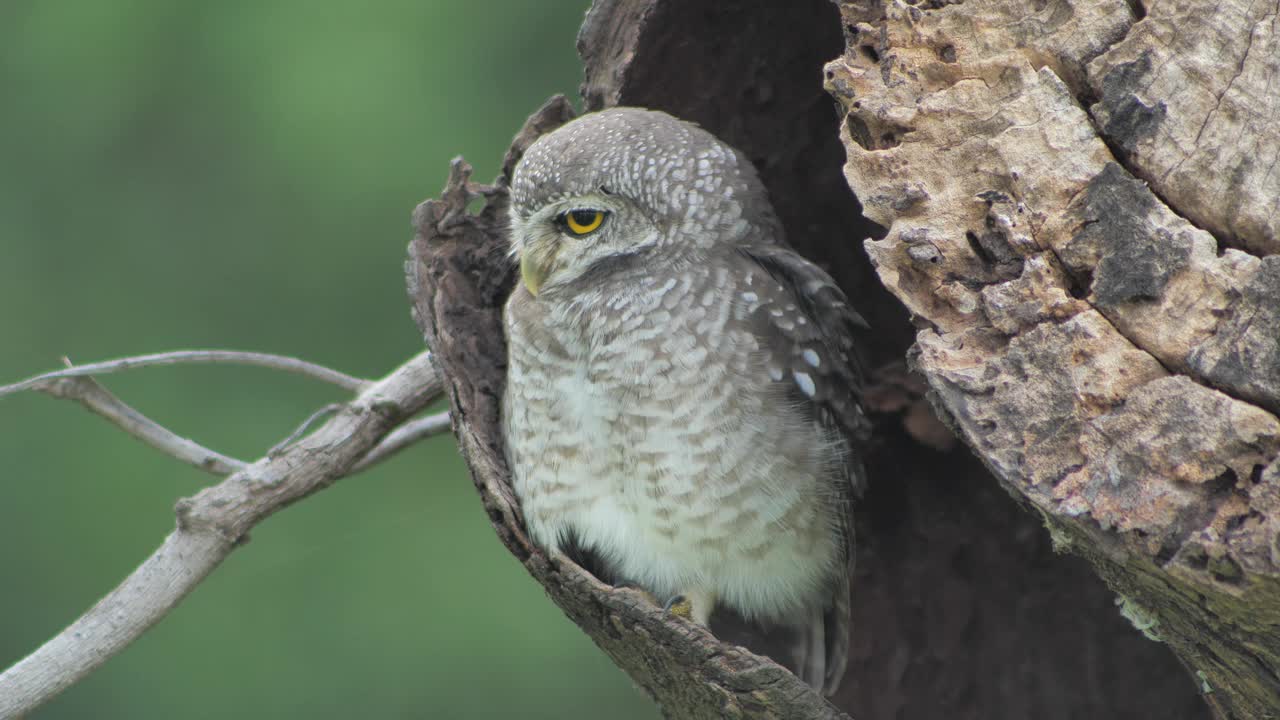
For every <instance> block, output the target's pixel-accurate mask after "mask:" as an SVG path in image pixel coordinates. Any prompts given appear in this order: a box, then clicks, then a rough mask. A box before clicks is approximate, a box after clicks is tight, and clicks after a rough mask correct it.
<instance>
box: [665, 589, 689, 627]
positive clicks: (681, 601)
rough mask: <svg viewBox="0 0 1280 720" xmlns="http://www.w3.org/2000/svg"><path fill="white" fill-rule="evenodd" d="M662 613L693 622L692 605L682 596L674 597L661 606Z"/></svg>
mask: <svg viewBox="0 0 1280 720" xmlns="http://www.w3.org/2000/svg"><path fill="white" fill-rule="evenodd" d="M662 610H663V612H666V613H667V614H669V615H675V616H676V617H678V618H683V619H685V620H688V621H689V622H693V603H692V602H690V601H689V598H687V597H685V596H683V595H675V596H673V597H672V598H671V599H669V600H667V602H666V603H665V604H664V605H663V606H662Z"/></svg>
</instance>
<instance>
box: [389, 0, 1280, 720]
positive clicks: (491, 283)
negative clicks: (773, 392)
mask: <svg viewBox="0 0 1280 720" xmlns="http://www.w3.org/2000/svg"><path fill="white" fill-rule="evenodd" d="M1147 13H1148V11H1147V9H1146V8H1144V7H1142V6H1141V5H1139V4H1137V0H1131V2H1128V3H1127V2H1124V0H1082V2H1080V3H1076V4H1073V3H1070V2H1067V1H1066V0H1039V1H1037V2H1033V3H1016V2H1013V1H1012V0H1004V1H998V0H970V1H968V2H964V3H962V4H947V3H946V2H944V1H943V0H921V1H920V2H919V3H918V4H916V5H910V4H904V3H902V2H898V1H894V0H885V1H884V2H872V1H870V0H868V2H866V3H842V4H841V5H840V6H839V7H837V6H835V5H833V4H832V3H830V2H828V1H827V0H797V1H795V2H786V3H779V2H776V1H770V0H751V1H746V2H741V3H734V4H729V3H722V2H716V1H715V0H612V1H610V0H605V1H602V2H597V3H596V5H595V6H594V7H593V8H592V11H591V12H590V13H589V14H588V16H587V19H586V22H585V24H584V26H583V30H582V33H581V35H580V37H579V51H580V52H581V54H582V56H583V59H584V61H585V64H586V82H585V83H584V86H583V95H584V98H585V101H586V105H587V108H588V109H589V110H592V109H598V108H601V107H606V106H611V105H618V104H625V105H644V106H648V107H654V108H658V109H663V110H667V111H668V112H671V113H673V114H675V115H678V116H680V117H683V118H686V119H689V120H694V121H697V122H699V123H700V124H702V125H703V126H704V127H706V128H707V129H709V130H711V131H712V132H714V133H716V134H717V135H719V136H720V137H721V138H723V139H725V140H726V141H728V142H730V143H732V144H734V145H735V146H737V147H739V148H741V149H742V150H743V151H744V152H746V153H747V154H748V155H749V156H750V157H751V159H752V160H753V161H754V162H755V163H756V164H757V166H758V167H759V168H760V170H761V173H762V176H763V178H764V181H765V183H766V185H767V186H768V187H769V190H770V193H771V195H772V197H773V200H774V203H775V205H776V207H777V209H778V211H779V214H780V215H781V217H782V219H783V221H784V223H785V224H786V226H787V231H788V236H789V238H790V240H791V242H792V243H793V244H794V245H795V246H796V247H797V248H798V249H799V250H800V251H801V252H803V253H804V254H806V255H807V256H808V257H810V258H811V259H814V260H815V261H817V262H819V263H820V264H822V265H823V266H824V267H826V268H827V269H828V270H829V271H830V272H832V274H833V275H834V276H835V277H836V278H837V279H838V280H840V281H841V284H842V285H843V286H844V287H845V289H846V290H847V291H848V292H849V294H850V296H851V298H852V299H853V300H854V303H855V305H856V306H857V307H858V308H859V309H860V310H861V311H862V312H863V314H864V315H865V316H867V318H868V320H870V322H871V324H872V326H873V328H874V330H873V332H871V333H869V334H868V336H867V338H866V342H865V351H866V352H865V355H866V360H867V361H868V362H869V363H870V365H871V366H872V367H878V368H881V369H880V370H879V371H878V372H877V373H875V375H874V378H873V380H874V381H875V386H874V387H873V388H872V391H871V392H870V393H869V395H868V402H869V404H870V405H871V409H872V410H873V411H875V412H876V418H877V420H878V423H877V438H878V439H877V444H876V446H875V447H874V448H872V449H871V451H870V456H869V462H868V465H869V469H870V476H871V491H870V493H869V495H868V497H867V498H866V499H865V501H864V502H863V503H862V505H861V506H860V507H859V508H858V510H857V515H858V517H857V524H858V528H859V539H860V545H859V557H858V571H857V574H856V577H855V579H854V583H855V584H854V639H853V657H852V658H851V662H850V669H849V674H848V676H847V677H846V680H845V683H844V687H843V689H842V691H841V694H840V695H839V696H838V697H836V698H834V699H833V700H834V704H835V706H836V707H838V708H840V709H841V710H843V711H846V712H849V713H851V714H852V715H853V716H854V717H858V718H891V717H893V718H936V717H948V718H995V717H1008V718H1026V717H1038V718H1075V717H1099V718H1118V717H1143V718H1145V717H1178V718H1184V717H1205V716H1206V715H1207V714H1208V711H1207V710H1206V706H1207V707H1208V708H1210V709H1211V710H1212V712H1213V714H1214V715H1215V716H1216V717H1220V718H1242V719H1243V718H1265V717H1280V583H1278V576H1280V571H1278V569H1277V567H1278V565H1280V460H1277V455H1278V454H1280V421H1277V419H1276V417H1275V413H1277V412H1280V343H1278V342H1277V338H1280V256H1275V255H1272V256H1270V257H1266V256H1265V254H1266V253H1276V252H1280V240H1278V239H1277V233H1276V224H1275V220H1274V213H1275V208H1276V204H1277V198H1280V172H1277V165H1278V164H1280V163H1278V159H1280V123H1276V122H1275V121H1274V120H1272V118H1274V117H1276V116H1277V115H1280V107H1278V106H1280V93H1278V92H1277V90H1276V89H1269V86H1270V87H1271V88H1280V84H1277V83H1276V78H1277V77H1278V76H1280V72H1278V70H1280V52H1278V49H1277V47H1276V42H1277V41H1276V38H1275V23H1276V17H1277V8H1276V6H1275V5H1274V4H1272V5H1271V6H1269V7H1261V8H1258V7H1254V6H1253V5H1248V6H1245V5H1243V4H1238V3H1228V4H1224V5H1209V4H1207V3H1202V4H1200V5H1196V4H1195V0H1181V1H1179V2H1174V3H1168V4H1164V5H1153V6H1152V7H1151V8H1150V13H1149V14H1147ZM824 66H825V71H824ZM824 77H825V91H824V88H823V79H824ZM832 97H834V98H835V100H836V102H837V112H835V113H833V112H832V107H831V98H832ZM568 115H569V110H568V108H567V106H565V105H564V104H563V103H556V102H553V103H549V104H548V106H547V107H545V108H543V110H542V111H540V112H539V114H538V115H536V116H535V117H534V118H532V119H531V123H530V124H529V125H528V126H527V127H526V128H525V130H524V131H523V132H522V133H521V135H520V136H519V137H517V139H516V142H515V143H514V145H513V149H512V154H511V155H510V156H509V158H508V162H507V164H506V168H505V170H504V174H503V176H502V177H500V178H499V180H498V182H497V183H496V184H495V185H494V186H492V187H488V186H485V187H481V186H476V185H472V184H470V183H468V182H467V179H466V176H465V172H464V168H463V167H462V166H461V165H458V166H455V172H454V175H453V177H452V178H451V182H450V186H449V188H447V189H446V194H445V197H444V198H443V199H442V200H441V201H432V202H428V203H425V204H424V205H423V206H422V207H421V208H420V209H419V212H418V213H417V215H416V224H417V227H418V235H417V237H416V239H415V241H414V243H413V245H412V247H411V255H412V257H411V260H410V266H409V270H410V273H409V274H410V282H411V292H412V294H413V297H414V303H415V309H416V312H417V315H418V317H419V320H420V321H421V323H422V325H423V327H424V331H425V332H426V334H427V336H428V340H429V342H430V343H431V345H432V347H433V349H434V351H435V354H436V357H437V359H438V360H439V362H440V363H441V365H442V369H443V370H444V372H445V376H446V377H447V378H448V383H447V384H448V385H449V386H450V396H451V405H452V407H453V409H454V417H455V431H456V432H457V433H458V436H459V441H460V446H461V448H462V451H463V453H464V455H465V456H466V457H467V460H468V462H469V464H470V467H471V469H472V473H473V476H474V477H475V479H476V482H477V485H478V487H479V488H480V491H481V495H482V497H483V498H484V501H485V504H486V507H487V508H488V510H489V512H490V515H491V517H492V518H493V520H494V525H495V527H496V528H497V529H498V532H499V535H500V536H501V538H502V539H503V541H504V542H505V543H506V544H507V546H508V547H509V548H510V549H511V550H512V551H513V552H514V553H515V554H516V556H517V557H518V558H520V559H521V561H522V562H524V563H525V565H526V567H527V568H528V569H529V571H530V572H531V573H532V574H533V575H534V577H535V578H537V579H538V580H539V581H540V582H542V583H543V584H544V585H545V586H546V587H547V590H548V592H549V594H550V595H551V597H552V599H553V600H554V601H555V602H557V604H559V605H560V606H561V607H562V608H564V610H565V612H566V613H567V614H568V615H569V616H570V617H571V618H572V619H573V620H574V621H575V622H577V623H578V624H579V625H580V626H582V627H583V629H584V630H585V631H586V632H587V633H588V634H590V635H591V636H592V638H593V639H594V640H595V641H596V642H597V643H598V644H599V645H600V646H601V647H602V648H603V649H604V650H605V651H606V652H607V653H608V654H609V655H610V657H611V658H612V659H613V660H614V661H615V662H616V663H617V664H618V665H619V666H620V667H622V668H623V669H624V670H626V671H627V672H628V673H630V674H631V675H632V677H633V678H635V680H636V681H637V682H638V683H639V684H640V685H641V686H642V687H644V688H645V689H646V690H647V691H648V692H649V693H650V694H651V695H653V696H654V697H655V699H656V700H657V701H658V702H659V703H660V704H661V705H662V707H663V710H664V712H666V713H667V714H668V715H669V716H671V717H725V716H739V717H839V716H840V711H839V710H837V709H836V707H833V706H832V705H831V704H828V703H827V702H825V701H824V700H822V699H821V698H818V697H817V696H816V695H815V694H813V693H812V692H810V691H808V690H807V688H805V687H804V686H803V685H800V684H799V683H798V681H796V680H795V678H794V677H792V676H791V675H790V674H789V673H786V672H785V671H784V670H782V669H781V668H779V667H778V666H777V665H775V664H773V663H771V662H770V661H768V660H766V659H764V658H760V657H757V656H755V655H752V654H751V653H748V652H746V651H745V650H742V649H740V648H736V647H734V646H731V645H727V644H722V643H720V642H719V641H717V640H716V639H715V638H713V637H711V636H710V635H709V634H707V633H705V632H702V631H701V630H699V629H696V628H691V627H690V626H688V625H687V624H685V623H683V622H680V621H670V620H668V619H667V618H665V617H664V616H663V615H662V613H661V612H660V611H659V610H657V609H656V608H654V607H652V606H651V605H650V604H649V603H648V602H647V601H646V600H644V599H643V598H642V597H641V596H640V595H639V594H638V593H636V592H635V591H631V590H611V589H609V588H608V587H607V586H605V585H602V584H601V583H599V582H598V581H596V580H595V579H594V578H592V577H591V576H590V575H589V574H587V573H584V572H583V571H581V570H580V569H578V568H577V567H576V566H574V565H573V564H572V563H567V562H559V561H555V560H552V559H548V558H546V557H544V556H543V555H541V554H540V553H539V552H537V551H536V550H535V549H534V548H533V547H532V546H531V545H530V544H529V542H528V539H527V538H526V536H525V535H524V533H523V530H522V528H521V525H520V522H519V519H518V517H519V515H518V510H517V506H516V503H515V500H514V497H513V496H512V494H511V490H510V486H509V483H508V476H507V471H506V468H505V466H504V464H503V462H502V459H501V458H502V452H501V436H500V434H499V432H498V425H497V417H498V415H497V414H498V399H499V398H500V397H501V389H502V385H503V381H504V367H503V364H504V356H505V351H504V345H503V340H502V334H501V323H500V320H499V315H498V312H499V308H500V306H501V303H502V301H503V299H504V297H505V293H506V292H507V291H508V290H509V288H510V287H511V282H512V275H511V269H510V267H508V265H507V264H506V263H505V261H504V256H503V250H504V246H505V239H504V237H503V236H504V232H505V230H504V226H505V185H504V183H505V179H506V177H508V175H509V171H510V168H511V167H512V166H513V164H514V162H515V160H516V159H517V158H518V155H519V152H521V151H522V149H523V148H524V147H525V146H527V144H528V142H531V140H532V139H533V138H534V137H536V136H537V134H539V133H540V132H543V131H545V130H546V129H549V128H550V127H554V126H555V125H556V124H559V123H560V122H563V121H564V120H566V119H567V118H568ZM842 144H843V147H841V145H842ZM842 171H843V174H842ZM850 190H852V191H853V192H852V193H850ZM475 192H483V193H484V194H486V195H487V198H488V202H487V204H486V207H485V209H484V210H483V211H482V212H481V213H480V214H479V215H470V214H467V212H466V211H465V206H466V204H467V202H468V200H470V199H471V198H470V196H469V193H475ZM855 195H856V198H855ZM859 200H860V201H861V204H860V203H859ZM864 214H865V217H864V216H863V215H864ZM867 218H869V220H868V219H867ZM867 237H870V238H874V239H872V240H868V241H867V242H866V244H865V252H864V251H863V245H862V243H861V241H862V239H863V238H867ZM868 256H869V259H868ZM903 306H905V307H906V312H904V311H903ZM913 343H914V344H913ZM909 348H910V350H909V351H908V349H909ZM904 354H908V355H909V357H910V359H911V361H912V365H913V367H914V369H915V370H916V371H917V372H918V375H908V374H907V373H906V372H905V371H904V370H903V369H902V367H901V359H902V357H903V356H904ZM921 378H922V380H921ZM926 387H927V395H928V399H929V400H930V401H931V402H932V404H933V406H934V407H935V408H936V409H937V411H938V414H939V415H940V416H941V417H942V418H944V419H945V422H946V424H947V425H948V426H950V427H951V428H952V429H953V430H954V431H955V433H956V434H957V435H958V436H959V437H960V438H961V439H963V440H964V443H965V445H967V448H965V447H963V446H957V447H956V448H954V449H948V442H947V440H948V435H947V434H946V433H944V432H939V428H938V426H937V425H936V423H935V422H933V421H931V416H930V415H929V413H928V412H927V410H926V408H925V405H924V401H923V400H922V399H921V395H922V390H923V389H924V388H926ZM975 456H976V459H975ZM1009 496H1012V498H1013V501H1010V500H1009ZM1019 505H1021V506H1022V507H1021V508H1019V507H1018V506H1019ZM1024 510H1034V511H1035V512H1025V511H1024ZM1042 525H1043V526H1045V527H1047V528H1048V532H1047V533H1046V532H1044V531H1043V530H1042V529H1041V526H1042ZM1055 550H1059V551H1064V550H1065V551H1068V552H1069V553H1071V554H1073V555H1078V556H1080V557H1083V558H1084V560H1081V559H1080V558H1078V557H1072V556H1070V555H1059V554H1056V553H1055ZM1086 561H1087V562H1086ZM1099 577H1100V578H1101V579H1102V580H1099V579H1098V578H1099ZM1104 581H1105V583H1104ZM1108 586H1109V589H1108ZM1117 605H1119V606H1120V607H1119V608H1117V607H1116V606H1117ZM1122 613H1123V615H1124V617H1122ZM1125 618H1128V620H1127V621H1126V619H1125ZM1132 626H1137V628H1138V629H1135V628H1134V627H1132ZM1139 630H1141V632H1139ZM1144 635H1145V637H1144ZM1171 651H1172V652H1171ZM1179 661H1181V663H1182V665H1183V666H1184V667H1185V668H1186V670H1183V669H1181V668H1179V666H1178V665H1179Z"/></svg>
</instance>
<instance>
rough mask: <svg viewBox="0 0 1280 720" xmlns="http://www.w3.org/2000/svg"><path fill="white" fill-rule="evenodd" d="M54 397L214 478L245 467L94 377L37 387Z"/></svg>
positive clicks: (75, 378)
mask: <svg viewBox="0 0 1280 720" xmlns="http://www.w3.org/2000/svg"><path fill="white" fill-rule="evenodd" d="M37 389H39V390H40V391H41V392H45V393H48V394H49V395H52V396H54V397H59V398H65V399H67V400H75V401H76V402H78V403H80V404H81V405H84V406H85V407H86V408H88V409H89V410H90V411H92V412H93V413H94V414H96V415H98V416H100V417H102V418H104V419H106V420H107V421H108V422H110V423H112V424H113V425H115V426H117V427H119V428H120V429H122V430H124V431H125V432H127V433H129V434H130V435H132V436H134V437H135V438H138V439H139V440H141V441H142V442H144V443H146V444H148V445H150V446H151V447H153V448H155V449H156V450H159V451H160V452H162V453H164V454H166V455H169V456H170V457H174V458H177V459H178V460H181V461H182V462H184V463H186V464H188V465H191V466H193V467H195V468H198V469H200V470H204V471H205V472H209V473H213V474H214V475H230V474H231V473H233V472H235V471H237V470H240V469H241V468H243V467H244V466H245V463H244V461H243V460H237V459H235V458H233V457H228V456H226V455H223V454H222V453H220V452H217V451H216V450H210V449H209V448H207V447H204V446H203V445H200V444H199V443H196V442H193V441H192V440H189V439H187V438H184V437H182V436H180V435H177V434H176V433H174V432H173V431H172V430H169V429H168V428H166V427H164V426H163V425H161V424H159V423H157V422H156V421H154V420H152V419H151V418H148V417H147V416H146V415H143V414H142V413H140V412H138V411H137V410H134V409H133V408H132V407H130V406H129V405H128V404H127V403H125V402H124V401H123V400H121V399H120V398H117V397H116V396H115V395H113V394H111V392H110V391H108V390H107V389H106V388H104V387H103V386H102V385H100V384H99V383H98V382H97V381H96V380H94V379H93V378H91V377H68V378H59V379H57V380H53V381H50V382H46V383H43V384H41V385H39V386H38V387H37Z"/></svg>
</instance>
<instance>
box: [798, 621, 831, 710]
mask: <svg viewBox="0 0 1280 720" xmlns="http://www.w3.org/2000/svg"><path fill="white" fill-rule="evenodd" d="M825 627H826V621H825V619H824V618H823V612H822V610H820V609H819V610H815V611H813V612H812V613H811V614H810V615H809V618H808V620H807V621H806V622H805V623H804V624H803V625H801V626H799V627H797V628H796V633H795V639H794V640H793V641H792V646H791V652H792V655H793V656H794V663H795V669H796V670H795V672H796V676H797V677H799V678H800V679H801V680H803V681H804V682H806V683H808V684H809V685H810V686H811V687H812V688H813V689H814V690H822V689H823V688H824V684H825V679H826V674H827V649H826V637H825V636H826V632H825Z"/></svg>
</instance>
